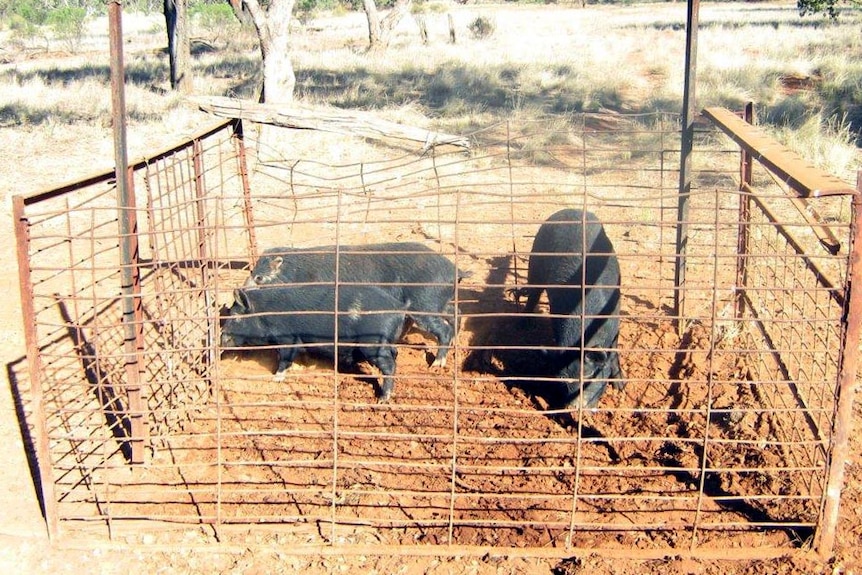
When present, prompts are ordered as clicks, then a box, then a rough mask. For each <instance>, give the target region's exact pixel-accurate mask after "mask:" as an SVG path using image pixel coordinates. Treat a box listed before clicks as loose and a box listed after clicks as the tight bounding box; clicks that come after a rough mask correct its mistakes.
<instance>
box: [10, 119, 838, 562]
mask: <svg viewBox="0 0 862 575" xmlns="http://www.w3.org/2000/svg"><path fill="white" fill-rule="evenodd" d="M303 137H304V135H303V134H292V135H291V138H292V142H294V143H295V144H296V150H297V154H298V153H300V152H299V151H298V150H302V149H307V148H303V144H302V142H301V139H302V138H303ZM316 137H317V138H320V137H321V136H320V135H317V136H316ZM327 137H333V136H327ZM335 141H336V140H333V143H334V142H335ZM472 142H473V149H472V151H471V153H469V154H464V153H463V152H461V151H459V152H448V153H447V152H445V151H441V150H439V149H438V150H432V151H429V153H428V154H426V155H424V156H421V157H419V156H416V155H414V154H403V155H398V156H395V157H391V152H389V155H390V157H387V154H386V153H385V152H384V150H382V149H381V148H375V149H374V151H373V154H374V157H369V158H366V159H363V160H362V161H352V160H349V159H348V160H347V161H344V162H338V161H335V160H333V159H331V158H330V157H328V156H327V155H326V154H318V155H314V156H312V155H306V156H303V157H300V156H299V155H297V156H292V155H290V154H288V153H283V152H275V151H274V150H271V149H269V148H268V147H267V146H266V145H264V143H263V142H259V141H253V140H252V139H250V138H248V137H247V136H243V135H242V132H241V125H240V124H239V123H234V122H231V123H227V124H225V125H223V126H220V127H219V128H217V129H212V130H209V131H207V132H205V133H203V134H201V135H199V136H197V137H195V138H192V139H191V140H190V141H189V142H185V143H183V144H182V145H181V146H178V147H177V148H175V149H172V150H169V151H167V152H163V153H161V154H159V155H158V156H156V157H153V158H148V159H146V160H142V161H140V162H139V163H137V164H135V165H134V166H133V170H132V171H133V174H134V175H133V180H134V184H135V186H134V187H135V190H136V194H137V196H138V198H139V203H138V205H139V208H138V209H139V211H140V215H139V216H138V218H137V219H138V222H139V225H140V228H141V229H140V230H139V233H140V250H141V253H140V254H139V258H140V265H139V267H138V272H139V277H140V285H141V293H140V306H141V309H142V319H141V326H140V328H141V329H140V333H141V341H140V342H139V350H140V351H139V353H138V354H137V356H136V357H129V356H128V355H127V354H126V353H124V346H123V338H124V332H123V329H122V325H121V319H122V310H121V308H120V295H121V290H120V275H119V270H118V262H119V255H118V249H119V248H118V237H117V229H118V227H117V223H118V217H122V211H120V212H119V214H120V215H119V216H118V210H117V206H116V187H115V182H114V180H113V175H112V174H106V175H104V176H101V177H97V178H91V179H90V180H87V181H85V182H81V183H78V184H74V185H70V186H66V187H64V188H60V189H58V190H52V191H49V192H45V193H43V194H37V195H35V196H32V197H28V198H18V199H17V201H16V210H17V211H18V213H17V214H16V219H17V220H18V221H19V222H22V224H21V225H20V226H19V234H18V241H19V249H20V250H21V253H22V254H23V258H24V259H23V261H25V262H26V268H25V269H23V270H22V286H24V291H23V298H24V300H25V301H24V303H25V310H26V309H32V314H31V315H32V317H28V318H27V320H26V321H27V322H28V324H27V332H28V342H29V343H30V350H31V353H30V354H29V355H28V359H29V364H30V365H29V372H28V373H29V380H28V381H24V380H23V379H22V380H21V381H20V382H19V385H20V387H21V389H22V390H23V391H27V388H28V384H29V387H30V389H29V391H30V392H31V394H32V395H31V397H32V398H33V400H32V402H31V403H30V404H29V408H28V410H27V411H28V414H29V420H28V424H29V425H30V427H31V428H32V429H33V434H34V444H36V445H37V446H41V447H39V448H38V449H37V451H38V453H37V455H38V457H39V458H40V460H41V461H40V464H41V465H42V467H41V468H40V472H41V473H40V474H41V478H40V479H41V487H42V491H43V494H44V495H45V504H46V514H47V515H48V517H49V524H50V523H51V518H52V517H53V518H54V520H55V522H56V527H55V528H54V531H55V533H54V535H58V534H60V533H63V534H66V533H75V532H76V531H79V530H84V531H87V529H88V527H87V526H108V528H109V530H110V532H111V533H112V534H116V533H120V532H124V531H123V529H124V528H125V526H126V525H128V526H134V527H135V528H136V529H141V525H142V524H141V520H144V522H145V523H144V525H149V526H152V527H155V526H157V525H174V526H176V525H177V524H180V525H184V524H190V525H209V526H212V528H213V529H214V530H215V531H216V532H217V533H218V534H219V535H218V538H219V540H222V541H223V540H225V539H226V538H229V537H230V536H229V535H227V534H228V533H231V532H232V531H231V526H240V527H243V528H247V529H248V530H251V531H253V532H254V531H255V530H256V529H257V530H259V529H262V528H261V527H260V526H262V525H270V526H271V528H275V531H274V532H273V531H269V532H267V533H276V534H277V535H275V534H274V535H272V537H276V536H277V537H278V538H279V539H278V541H280V542H284V541H290V542H291V543H292V544H293V545H294V546H299V547H302V546H307V547H314V546H320V545H324V546H328V545H336V546H345V547H351V546H353V547H361V546H364V545H365V546H369V545H370V546H374V547H376V548H377V549H381V548H382V549H389V550H391V551H392V552H398V550H399V549H404V548H409V547H413V546H417V545H419V546H421V545H426V546H427V545H432V546H441V548H442V547H443V546H447V548H450V549H456V548H461V547H488V548H497V549H499V548H509V549H513V548H518V549H528V550H529V549H533V550H536V551H537V552H538V551H539V550H547V549H548V548H557V549H566V550H571V549H577V548H589V549H591V550H593V551H595V550H599V551H601V550H602V549H619V548H629V549H631V550H632V551H633V553H637V552H639V550H641V551H643V550H646V551H644V552H648V551H649V550H656V549H674V548H690V549H707V548H715V547H728V546H733V547H746V548H755V547H757V548H776V547H777V548H785V547H786V548H792V547H796V546H799V545H800V544H802V543H804V542H805V541H807V540H809V539H810V537H811V536H812V535H813V534H814V532H815V531H816V530H817V529H818V528H820V527H822V525H821V517H820V515H821V508H822V505H823V501H824V497H825V491H826V488H825V485H826V481H827V476H828V473H829V458H828V454H829V450H830V441H831V438H832V426H833V424H834V413H835V409H836V385H837V379H838V376H839V367H840V365H841V361H842V358H841V350H842V341H843V340H842V338H843V333H844V332H843V330H844V324H843V321H844V319H845V318H844V298H845V297H846V284H847V274H848V262H849V249H850V248H851V247H852V246H851V245H850V244H849V238H850V221H849V219H850V217H849V213H850V207H849V199H848V198H846V197H832V198H822V199H819V200H817V201H818V202H819V203H818V204H817V209H818V211H819V212H820V213H821V214H824V215H825V216H826V217H824V219H823V222H824V223H823V225H824V226H826V227H828V228H830V230H831V231H832V233H833V234H834V236H835V237H837V238H838V239H839V241H840V242H842V243H841V248H842V249H840V250H839V251H838V253H837V254H835V253H832V252H830V251H829V250H826V249H824V248H823V246H822V245H820V244H819V243H818V241H817V236H816V235H815V234H814V233H813V232H812V230H811V226H810V225H809V224H808V223H807V222H806V220H805V219H804V218H803V217H802V214H801V213H800V212H799V210H798V209H797V208H798V206H796V205H794V203H793V201H792V200H791V199H790V198H789V196H788V195H787V194H786V193H785V192H784V191H783V190H781V189H780V188H778V187H777V186H775V185H774V183H773V182H771V181H770V180H769V178H768V177H766V176H760V179H759V180H758V184H760V187H759V188H758V193H757V194H743V193H741V192H740V191H739V182H738V169H739V168H738V162H739V155H738V150H737V149H736V148H735V147H733V146H732V145H731V143H730V142H729V141H728V140H726V139H725V138H724V137H723V136H720V135H719V134H718V133H717V132H716V131H714V130H713V129H711V128H710V127H708V126H706V125H703V126H699V128H698V131H697V138H696V143H695V157H694V162H693V166H694V174H693V176H694V182H693V186H692V192H691V196H690V198H689V201H690V212H689V221H688V222H686V223H687V224H688V230H689V236H688V238H687V245H686V258H685V265H686V266H687V274H686V282H685V284H684V285H682V286H679V288H677V287H676V286H675V285H674V272H675V266H676V265H678V263H679V262H680V258H679V257H678V254H677V249H676V230H677V215H676V208H677V201H678V197H677V184H678V180H679V174H678V171H677V166H678V160H679V121H678V118H676V117H675V116H673V115H658V114H656V115H645V116H622V117H620V116H613V117H611V116H600V115H580V116H576V117H573V118H571V119H570V120H569V121H567V122H559V121H557V122H555V123H549V122H536V123H529V124H519V125H515V124H501V125H495V126H491V127H489V128H487V129H485V130H481V131H479V132H476V133H475V134H473V135H472ZM252 151H254V152H253V153H252ZM742 204H747V205H748V206H749V210H748V211H747V212H746V213H749V214H750V215H749V216H747V217H745V218H741V217H740V214H741V213H743V212H741V210H740V206H741V205H742ZM564 207H568V208H571V207H574V208H579V209H585V210H589V211H591V212H593V213H595V214H596V215H597V216H598V217H599V219H600V220H601V221H602V222H603V224H604V227H605V229H606V231H607V234H608V236H609V237H610V239H611V241H612V243H613V245H614V248H615V251H616V254H617V257H618V259H619V263H620V267H621V276H622V279H621V286H620V289H621V295H622V298H621V312H620V316H619V320H620V323H621V327H620V336H619V343H618V347H617V348H614V349H608V350H605V351H617V352H618V353H619V356H620V362H621V365H622V369H623V373H624V378H625V382H626V383H627V385H626V387H625V389H624V390H622V391H619V390H616V389H611V388H609V389H608V391H607V392H606V393H605V394H604V395H603V396H602V398H601V400H600V402H599V404H598V405H597V407H596V408H595V409H590V410H583V409H575V410H572V409H564V408H563V407H562V406H561V405H560V404H559V401H558V399H559V398H558V397H556V395H555V394H556V393H557V390H558V388H559V382H558V379H557V378H556V377H555V375H554V374H549V373H547V372H546V369H545V366H544V363H545V360H544V359H543V357H544V356H542V349H543V348H546V347H548V346H550V345H552V344H553V339H552V338H553V336H552V332H551V325H550V319H549V318H550V314H549V310H548V307H547V303H546V301H545V300H544V299H543V300H542V301H541V303H540V306H539V310H538V311H537V312H536V313H533V314H525V313H524V312H523V309H522V308H523V305H522V304H521V303H519V302H518V301H517V300H516V298H515V297H513V295H512V294H513V290H517V289H518V288H523V287H524V286H525V285H526V283H527V269H528V262H529V255H530V250H531V246H532V242H533V238H534V236H535V234H536V231H537V229H538V227H539V226H540V225H541V224H542V223H543V222H544V221H545V219H546V218H547V217H548V216H549V215H550V214H551V213H553V212H555V211H557V210H559V209H561V208H564ZM740 234H745V235H746V237H747V238H748V244H747V245H748V248H747V250H746V251H745V252H744V253H740V252H739V250H738V247H739V237H740ZM392 241H397V242H405V241H410V242H420V243H422V244H424V245H426V246H428V247H430V248H432V249H433V251H434V252H436V253H438V254H441V255H443V256H444V257H446V258H447V259H449V260H450V261H452V262H453V263H455V265H456V266H457V267H458V269H460V270H462V271H463V272H464V275H465V276H467V277H465V278H464V279H463V280H461V281H460V283H458V282H456V283H455V284H454V285H453V290H454V310H455V311H454V313H455V316H456V323H457V324H458V326H459V329H458V332H457V335H456V338H455V340H454V341H453V346H452V350H451V351H450V357H449V361H448V363H447V365H446V366H445V367H437V366H429V363H430V361H429V360H430V358H432V357H433V355H434V354H435V353H437V351H438V350H437V349H436V345H437V342H436V341H435V340H434V339H433V338H429V337H428V336H427V334H423V333H420V332H418V331H416V330H415V329H413V330H410V331H408V332H407V334H406V335H405V336H404V337H403V338H402V339H400V340H398V343H397V348H398V360H397V371H396V385H395V392H394V395H393V399H392V400H391V401H390V402H388V403H379V402H377V401H376V399H375V391H374V390H375V387H374V385H373V382H374V380H375V379H376V375H377V374H376V373H375V371H374V370H370V369H367V366H365V365H364V364H362V363H360V365H359V366H357V367H356V368H355V369H349V368H348V367H347V366H342V365H338V366H337V367H338V368H337V369H333V364H332V362H328V361H326V360H325V359H324V360H321V359H320V358H317V357H315V356H314V354H310V355H303V356H301V358H300V360H298V361H297V365H295V366H294V368H292V369H290V370H289V371H288V372H287V375H286V377H285V378H283V380H278V378H274V377H273V372H274V370H275V363H276V360H275V352H274V351H273V350H272V346H259V347H256V348H253V349H248V350H225V349H222V348H221V346H220V343H219V334H220V331H221V329H220V325H221V320H222V316H223V314H224V313H225V309H226V308H227V307H229V306H230V305H231V304H232V302H233V299H234V290H235V289H236V288H239V287H241V286H242V284H243V283H244V282H245V281H246V280H247V279H248V277H249V272H250V270H251V269H252V267H253V266H254V264H255V263H256V262H257V260H258V258H259V257H260V255H261V253H262V251H263V250H264V249H266V248H271V247H275V246H290V247H308V248H310V247H315V246H318V247H319V246H330V247H328V248H325V249H327V250H332V251H334V250H336V249H337V250H345V249H346V250H349V246H355V245H362V244H369V243H375V242H392ZM741 263H744V265H743V266H741ZM741 268H744V269H745V274H744V276H743V275H740V271H739V270H740V269H741ZM338 284H339V285H348V284H349V282H338ZM677 289H679V290H681V291H682V292H683V293H684V296H685V302H686V306H685V308H684V312H683V313H684V315H682V316H680V315H678V314H677V313H676V311H675V306H674V296H675V293H676V292H675V290H677ZM680 326H682V328H680ZM130 361H132V362H135V364H136V366H137V369H138V372H139V373H140V374H141V380H142V382H143V384H144V388H143V390H142V394H143V398H144V401H145V403H144V405H145V406H146V413H145V414H144V415H145V421H146V425H145V426H144V428H142V429H132V426H131V425H130V423H129V415H130V414H129V400H128V397H127V393H126V391H127V387H128V382H127V381H126V366H127V362H130ZM133 439H143V440H144V441H145V442H146V445H147V446H148V447H149V450H148V452H147V456H146V459H145V461H144V463H143V464H139V465H136V464H132V463H131V462H130V459H129V457H130V455H129V453H128V445H129V442H130V441H131V440H133ZM307 526H314V529H307ZM752 531H756V532H757V533H758V537H756V538H752V537H751V536H750V532H752ZM260 532H261V531H258V533H260ZM267 536H268V537H269V535H267ZM165 537H166V541H168V542H170V541H171V539H170V536H165Z"/></svg>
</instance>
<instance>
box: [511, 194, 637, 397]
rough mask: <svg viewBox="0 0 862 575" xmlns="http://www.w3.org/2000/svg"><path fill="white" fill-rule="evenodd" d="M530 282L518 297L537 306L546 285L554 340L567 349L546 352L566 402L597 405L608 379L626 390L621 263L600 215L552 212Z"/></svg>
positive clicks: (539, 238) (533, 256) (539, 237)
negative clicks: (621, 332) (621, 350)
mask: <svg viewBox="0 0 862 575" xmlns="http://www.w3.org/2000/svg"><path fill="white" fill-rule="evenodd" d="M585 262H586V263H585ZM527 283H528V287H525V288H522V289H520V290H517V291H516V295H517V296H522V295H526V296H527V304H526V307H525V310H526V311H527V312H532V311H533V310H535V309H536V304H537V303H538V302H539V297H540V296H541V294H542V291H543V290H546V291H547V294H548V303H549V307H550V312H551V314H552V315H553V316H554V317H553V319H552V325H553V332H554V342H555V344H556V346H557V347H558V348H567V349H557V350H548V351H547V352H546V357H547V358H548V359H549V360H550V361H551V364H552V367H553V370H554V371H555V372H556V373H558V376H559V377H560V378H561V379H563V380H564V381H565V385H566V400H565V406H566V407H567V408H570V409H572V408H576V407H577V406H578V403H579V402H580V404H581V405H582V406H583V407H585V408H592V407H595V405H596V404H597V403H598V401H599V398H600V397H601V396H602V394H603V393H604V391H605V388H606V387H607V382H608V380H611V381H612V382H613V384H614V387H615V388H616V389H618V390H622V388H623V387H624V386H625V381H624V380H623V373H622V370H621V368H620V360H619V355H618V354H617V351H616V348H617V342H618V338H619V330H620V320H619V313H620V266H619V262H618V261H617V257H616V254H615V252H614V247H613V245H612V244H611V240H610V239H609V238H608V236H607V234H606V233H605V230H604V227H603V226H602V224H601V222H600V221H599V220H598V218H596V216H595V215H593V214H592V213H590V212H584V211H581V210H578V209H564V210H560V211H558V212H556V213H555V214H553V215H552V216H550V217H549V218H548V219H547V220H546V221H545V222H544V223H543V224H542V225H541V227H540V228H539V231H538V233H537V234H536V237H535V239H534V240H533V247H532V251H531V253H530V263H529V266H528V272H527ZM582 319H583V325H582V323H581V320H582ZM582 360H583V363H582ZM581 383H583V385H581ZM582 387H583V397H581V389H582Z"/></svg>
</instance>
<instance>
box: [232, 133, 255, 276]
mask: <svg viewBox="0 0 862 575" xmlns="http://www.w3.org/2000/svg"><path fill="white" fill-rule="evenodd" d="M233 140H234V145H235V146H236V158H237V171H238V172H239V177H240V181H241V182H242V202H243V203H242V206H243V214H244V216H245V229H246V233H247V234H248V253H249V254H250V258H251V266H252V267H254V266H255V264H256V263H257V254H258V251H257V236H256V235H255V232H254V229H255V228H254V211H253V210H252V207H251V186H250V185H249V183H248V160H247V158H246V153H245V135H244V133H243V130H242V120H240V119H239V118H237V119H236V120H234V125H233Z"/></svg>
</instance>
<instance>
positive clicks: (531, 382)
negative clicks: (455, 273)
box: [460, 256, 620, 461]
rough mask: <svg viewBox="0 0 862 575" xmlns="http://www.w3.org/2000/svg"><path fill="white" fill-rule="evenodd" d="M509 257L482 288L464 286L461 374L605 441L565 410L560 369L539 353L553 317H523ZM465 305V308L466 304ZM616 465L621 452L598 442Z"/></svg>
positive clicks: (549, 337)
mask: <svg viewBox="0 0 862 575" xmlns="http://www.w3.org/2000/svg"><path fill="white" fill-rule="evenodd" d="M511 268H512V257H511V256H501V257H493V258H489V260H488V268H487V269H489V270H490V271H489V273H488V276H487V278H486V280H485V284H484V286H482V287H481V288H480V289H477V290H472V293H471V288H470V287H469V286H465V285H462V286H461V287H460V290H461V291H462V294H463V295H462V297H461V299H462V302H463V303H462V304H461V308H462V312H463V313H464V315H465V317H466V319H465V321H464V326H463V327H464V330H465V331H468V332H469V333H471V334H472V337H471V341H470V344H469V346H468V351H467V353H466V357H465V359H464V364H463V369H465V370H467V371H473V372H476V373H481V374H487V375H492V376H494V377H496V378H498V379H499V380H500V381H501V382H502V383H503V384H504V385H505V386H506V388H507V389H510V390H512V389H518V390H520V391H522V392H523V393H524V394H526V395H527V397H529V399H530V402H531V403H532V405H533V406H534V407H535V408H536V409H537V410H539V411H542V412H544V414H545V416H546V417H548V418H549V419H551V420H552V421H554V423H556V424H558V425H560V426H562V427H564V428H571V429H578V427H580V429H581V435H582V436H583V437H585V438H603V437H604V435H603V434H602V432H601V431H599V430H598V429H597V428H595V427H594V426H592V425H589V424H586V423H584V422H581V423H580V426H579V424H578V420H577V419H576V417H575V413H576V412H572V411H570V410H566V409H563V405H564V404H565V400H566V399H567V397H568V391H567V389H566V386H565V384H564V383H563V382H559V383H557V382H555V381H553V380H554V379H556V375H557V373H558V372H559V366H558V365H555V362H552V361H549V360H548V358H547V357H546V356H545V355H544V354H543V349H545V348H547V347H552V346H553V341H554V340H553V329H552V325H551V318H550V317H549V316H548V315H547V314H541V313H539V312H536V313H531V314H526V313H524V312H523V311H522V307H521V305H520V304H519V303H518V302H517V301H516V299H515V298H514V297H513V296H512V295H511V294H510V293H509V292H510V290H509V288H510V287H511V286H510V285H507V283H506V282H507V279H508V278H509V277H510V270H511ZM468 302H469V303H468ZM597 444H598V445H602V446H603V447H604V448H605V449H606V450H607V452H608V455H609V457H610V458H611V459H612V460H614V461H620V456H619V453H618V452H617V451H616V449H614V447H613V446H612V445H610V444H609V443H608V442H607V441H599V442H597Z"/></svg>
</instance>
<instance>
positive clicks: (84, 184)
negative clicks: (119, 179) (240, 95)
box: [21, 120, 235, 206]
mask: <svg viewBox="0 0 862 575" xmlns="http://www.w3.org/2000/svg"><path fill="white" fill-rule="evenodd" d="M234 123H235V122H233V121H230V120H229V121H226V122H219V123H218V124H217V125H215V126H212V127H210V128H208V129H206V130H204V131H201V132H200V133H198V134H195V135H193V136H191V138H190V139H189V140H186V141H184V142H182V143H180V144H178V145H176V146H173V147H171V148H168V149H165V150H163V151H161V152H157V153H155V154H152V155H150V156H147V157H146V158H141V159H138V160H135V161H134V162H133V163H132V164H130V166H131V167H132V168H133V169H134V171H135V172H137V171H139V170H141V169H143V168H145V167H146V164H147V163H150V162H155V161H158V160H160V159H163V158H164V157H167V156H170V155H172V154H175V153H176V152H178V151H180V150H183V149H185V148H188V147H189V146H191V145H192V142H193V141H194V140H195V139H197V138H207V137H209V136H211V135H213V134H215V133H218V132H219V131H221V130H224V129H225V128H227V127H228V126H231V125H232V124H234ZM115 178H116V172H115V171H114V170H110V171H107V172H99V173H97V174H92V175H90V176H85V177H84V178H82V179H80V180H76V181H74V182H70V183H67V184H64V185H61V186H58V187H53V188H51V189H49V190H43V191H39V192H33V193H30V194H23V195H21V198H22V199H23V202H24V206H31V205H34V204H38V203H40V202H44V201H47V200H50V199H52V198H56V197H59V196H63V195H65V194H68V193H69V192H74V191H77V190H80V189H83V188H88V187H90V186H93V185H95V184H99V183H102V182H107V181H110V180H113V179H115Z"/></svg>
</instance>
